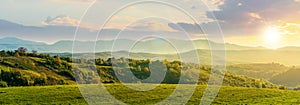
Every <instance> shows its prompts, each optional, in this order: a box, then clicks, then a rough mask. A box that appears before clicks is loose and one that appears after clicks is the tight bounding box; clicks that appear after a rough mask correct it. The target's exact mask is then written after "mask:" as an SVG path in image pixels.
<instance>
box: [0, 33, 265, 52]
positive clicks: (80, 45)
mask: <svg viewBox="0 0 300 105" xmlns="http://www.w3.org/2000/svg"><path fill="white" fill-rule="evenodd" d="M170 42H173V43H172V44H170V43H169V42H166V41H164V40H162V39H159V38H156V39H150V40H143V41H137V42H136V41H134V40H129V39H117V40H98V41H96V42H95V41H71V40H61V41H58V42H56V43H54V44H46V43H43V42H35V41H28V40H22V39H19V38H15V37H6V38H2V39H0V50H15V49H17V48H18V47H26V48H27V49H28V50H29V51H31V50H37V51H39V52H43V53H67V52H72V48H73V43H76V44H75V45H76V46H75V48H76V53H87V52H94V49H92V48H96V49H95V52H106V51H131V52H144V53H155V54H174V53H177V52H179V53H182V52H188V51H192V50H196V49H205V50H209V49H210V46H211V45H215V46H222V44H220V43H215V42H212V41H208V40H192V41H189V40H179V39H171V41H170ZM192 43H193V44H194V45H195V46H193V44H192ZM90 46H95V47H90ZM225 46H226V50H262V49H266V48H263V47H249V46H240V45H236V44H229V43H226V44H225ZM175 47H176V48H175ZM216 50H218V49H216Z"/></svg>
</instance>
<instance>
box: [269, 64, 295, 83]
mask: <svg viewBox="0 0 300 105" xmlns="http://www.w3.org/2000/svg"><path fill="white" fill-rule="evenodd" d="M299 74H300V69H295V68H293V69H290V70H288V71H286V72H284V73H281V74H278V75H276V76H274V77H273V78H271V80H270V81H271V82H273V83H276V84H281V85H285V86H288V87H296V86H299V85H300V77H299Z"/></svg>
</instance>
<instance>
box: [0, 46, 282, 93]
mask: <svg viewBox="0 0 300 105" xmlns="http://www.w3.org/2000/svg"><path fill="white" fill-rule="evenodd" d="M72 63H73V65H72ZM199 71H200V72H199ZM127 73H132V74H133V75H134V76H135V78H133V77H132V78H126V79H124V80H123V79H122V82H128V83H130V82H132V81H135V82H139V81H137V80H146V79H148V77H150V76H154V78H152V79H150V80H147V82H148V83H160V82H162V83H166V84H177V83H179V80H180V79H181V76H183V77H184V78H183V80H182V79H181V80H180V81H181V83H196V82H198V84H203V85H205V84H207V83H208V80H209V79H210V78H217V77H212V76H211V75H210V74H211V67H210V66H208V65H202V66H200V65H198V64H192V63H182V62H180V61H168V60H161V61H160V60H156V61H152V60H150V59H146V60H137V59H128V58H118V59H116V58H108V59H102V58H98V59H75V58H69V57H59V56H50V55H49V54H38V53H37V51H32V52H27V49H26V48H23V47H21V48H19V49H18V50H15V51H0V87H1V86H3V87H5V86H36V85H57V84H69V83H72V82H73V83H75V79H76V81H77V83H83V84H91V83H98V82H100V81H101V82H102V83H119V82H121V81H120V80H118V77H117V75H118V76H127ZM197 73H199V76H200V77H198V76H197V75H194V74H197ZM186 74H188V75H186ZM217 74H220V75H221V72H219V73H217ZM99 77H100V78H99ZM160 79H162V81H160ZM70 81H72V82H70ZM223 85H228V86H241V87H257V88H277V87H276V85H274V84H272V83H270V82H267V81H264V80H262V79H255V78H249V77H246V76H240V75H235V74H233V73H230V72H226V75H225V78H224V82H223Z"/></svg>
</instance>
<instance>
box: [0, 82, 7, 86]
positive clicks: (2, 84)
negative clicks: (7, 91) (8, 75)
mask: <svg viewBox="0 0 300 105" xmlns="http://www.w3.org/2000/svg"><path fill="white" fill-rule="evenodd" d="M0 87H2V88H4V87H8V85H7V83H6V82H4V81H0Z"/></svg>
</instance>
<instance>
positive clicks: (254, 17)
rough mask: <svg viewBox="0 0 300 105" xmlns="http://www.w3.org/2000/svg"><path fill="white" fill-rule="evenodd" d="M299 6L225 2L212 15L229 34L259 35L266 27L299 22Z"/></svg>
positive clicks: (288, 1)
mask: <svg viewBox="0 0 300 105" xmlns="http://www.w3.org/2000/svg"><path fill="white" fill-rule="evenodd" d="M299 5H300V4H299V2H296V1H295V0H225V1H224V4H223V5H220V6H219V10H216V11H211V13H213V14H214V15H215V17H216V19H217V20H218V21H219V22H220V23H221V26H222V28H223V30H224V31H225V32H228V33H227V34H231V35H233V34H244V35H245V33H248V34H258V33H259V32H260V31H261V29H262V28H263V27H266V25H270V24H274V25H278V24H282V23H279V21H281V22H283V23H285V22H293V21H296V20H298V19H299V18H300V12H299V10H300V6H299ZM208 17H209V18H214V17H212V16H211V15H208ZM234 30H235V31H234Z"/></svg>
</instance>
